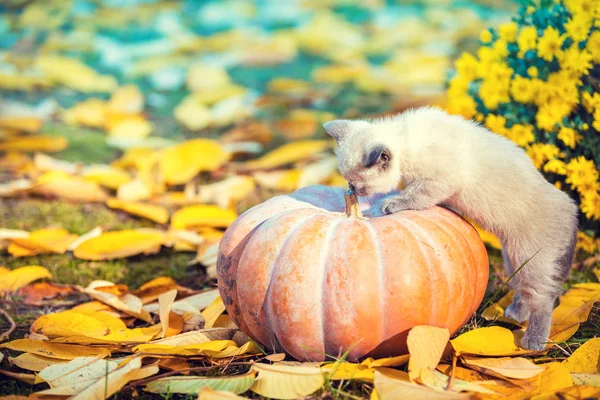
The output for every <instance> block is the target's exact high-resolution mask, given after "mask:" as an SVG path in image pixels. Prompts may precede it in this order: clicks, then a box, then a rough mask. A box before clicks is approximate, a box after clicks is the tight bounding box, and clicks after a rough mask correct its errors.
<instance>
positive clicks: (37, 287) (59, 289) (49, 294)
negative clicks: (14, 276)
mask: <svg viewBox="0 0 600 400" xmlns="http://www.w3.org/2000/svg"><path fill="white" fill-rule="evenodd" d="M71 293H75V289H74V287H73V286H69V285H57V284H55V283H52V282H38V283H34V284H33V285H28V286H25V287H24V288H21V289H19V295H20V296H23V302H24V303H25V304H31V305H39V304H41V303H42V301H43V300H50V299H55V298H57V297H63V296H67V295H69V294H71Z"/></svg>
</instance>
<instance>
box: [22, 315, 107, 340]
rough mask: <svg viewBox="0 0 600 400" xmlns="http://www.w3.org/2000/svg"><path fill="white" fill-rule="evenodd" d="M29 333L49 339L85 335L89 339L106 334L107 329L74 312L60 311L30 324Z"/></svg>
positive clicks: (99, 322)
mask: <svg viewBox="0 0 600 400" xmlns="http://www.w3.org/2000/svg"><path fill="white" fill-rule="evenodd" d="M30 331H31V332H32V333H39V334H42V335H45V336H48V337H49V338H51V339H52V338H55V337H61V336H74V335H85V336H91V337H98V336H104V335H106V334H108V327H107V326H106V325H105V324H104V323H102V322H101V321H99V320H97V319H95V318H92V317H89V316H87V315H84V314H80V313H77V312H74V311H62V312H57V313H54V314H46V315H42V316H41V317H39V318H38V319H36V320H35V321H34V322H33V324H31V327H30Z"/></svg>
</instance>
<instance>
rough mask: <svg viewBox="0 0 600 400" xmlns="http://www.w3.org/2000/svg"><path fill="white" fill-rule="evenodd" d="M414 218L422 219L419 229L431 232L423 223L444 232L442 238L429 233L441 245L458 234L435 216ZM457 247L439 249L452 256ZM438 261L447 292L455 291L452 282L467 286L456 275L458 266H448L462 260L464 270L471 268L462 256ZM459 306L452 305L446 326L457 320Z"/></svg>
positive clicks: (420, 215) (414, 216)
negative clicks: (449, 230) (453, 232)
mask: <svg viewBox="0 0 600 400" xmlns="http://www.w3.org/2000/svg"><path fill="white" fill-rule="evenodd" d="M412 218H414V219H415V220H418V221H420V224H417V225H418V227H419V229H421V230H422V231H424V232H429V230H428V229H424V228H423V224H429V225H430V226H431V225H433V226H434V227H435V228H437V229H438V230H439V232H443V234H444V235H445V236H446V238H441V237H438V236H435V237H432V236H431V235H429V237H430V238H432V239H433V240H434V241H435V242H437V243H439V244H440V245H442V243H441V241H443V240H445V239H448V240H449V241H451V240H452V238H453V237H454V236H456V235H454V236H453V235H451V234H450V233H449V232H448V230H447V229H446V226H445V225H446V224H440V223H439V221H436V220H435V217H433V218H431V217H430V216H427V217H426V216H424V215H422V214H415V215H413V216H412ZM457 236H460V237H462V235H460V234H459V235H457ZM455 240H456V239H455ZM441 247H443V246H441ZM455 247H456V246H454V245H453V246H451V248H448V249H447V250H444V251H442V250H439V251H440V252H443V253H444V255H445V256H450V255H451V254H452V251H453V249H454V248H455ZM438 261H439V262H438V263H437V264H436V265H437V266H438V273H439V274H442V275H443V277H444V282H445V283H446V290H447V293H452V292H454V290H453V288H452V282H459V283H460V284H461V286H465V285H464V280H462V279H459V278H458V277H457V276H456V274H455V272H456V268H451V267H450V268H449V267H448V266H449V265H450V266H451V265H452V264H453V263H454V264H455V266H458V265H456V263H457V262H461V264H462V265H461V269H464V270H467V271H468V270H469V269H470V268H468V264H466V263H465V262H464V260H463V259H462V258H461V257H458V258H457V260H453V263H452V262H448V260H447V257H441V258H440V259H439V260H438ZM462 272H463V271H461V273H462ZM463 289H464V288H463ZM447 300H448V301H450V299H447ZM469 303H470V302H469ZM459 308H460V306H459V307H456V304H455V307H450V308H449V310H450V311H449V312H448V314H447V315H446V320H445V321H444V324H445V325H446V326H448V322H449V321H454V320H456V317H455V316H454V314H455V313H457V312H458V311H460V310H459Z"/></svg>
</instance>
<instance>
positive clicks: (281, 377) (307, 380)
mask: <svg viewBox="0 0 600 400" xmlns="http://www.w3.org/2000/svg"><path fill="white" fill-rule="evenodd" d="M251 371H255V372H256V373H258V376H257V377H256V381H255V382H254V384H253V385H252V387H251V390H252V391H253V392H254V393H257V394H259V395H261V396H265V397H271V398H274V399H296V398H299V397H305V396H309V395H311V394H312V393H314V392H316V391H317V390H319V389H320V388H321V387H322V386H323V385H324V384H325V378H324V377H323V373H322V372H321V369H320V368H319V367H317V366H314V365H302V364H300V365H285V364H273V365H268V364H262V363H255V364H253V365H252V367H251Z"/></svg>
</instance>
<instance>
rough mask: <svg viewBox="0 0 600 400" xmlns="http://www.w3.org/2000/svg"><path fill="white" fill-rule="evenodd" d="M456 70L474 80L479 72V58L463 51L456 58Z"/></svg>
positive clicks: (464, 76) (469, 79)
mask: <svg viewBox="0 0 600 400" xmlns="http://www.w3.org/2000/svg"><path fill="white" fill-rule="evenodd" d="M456 72H457V73H458V74H459V75H460V76H462V77H463V78H465V79H467V80H468V81H472V80H473V79H475V77H476V73H477V59H476V58H475V57H474V56H473V55H472V54H469V53H462V54H461V55H460V57H459V58H458V60H456Z"/></svg>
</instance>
